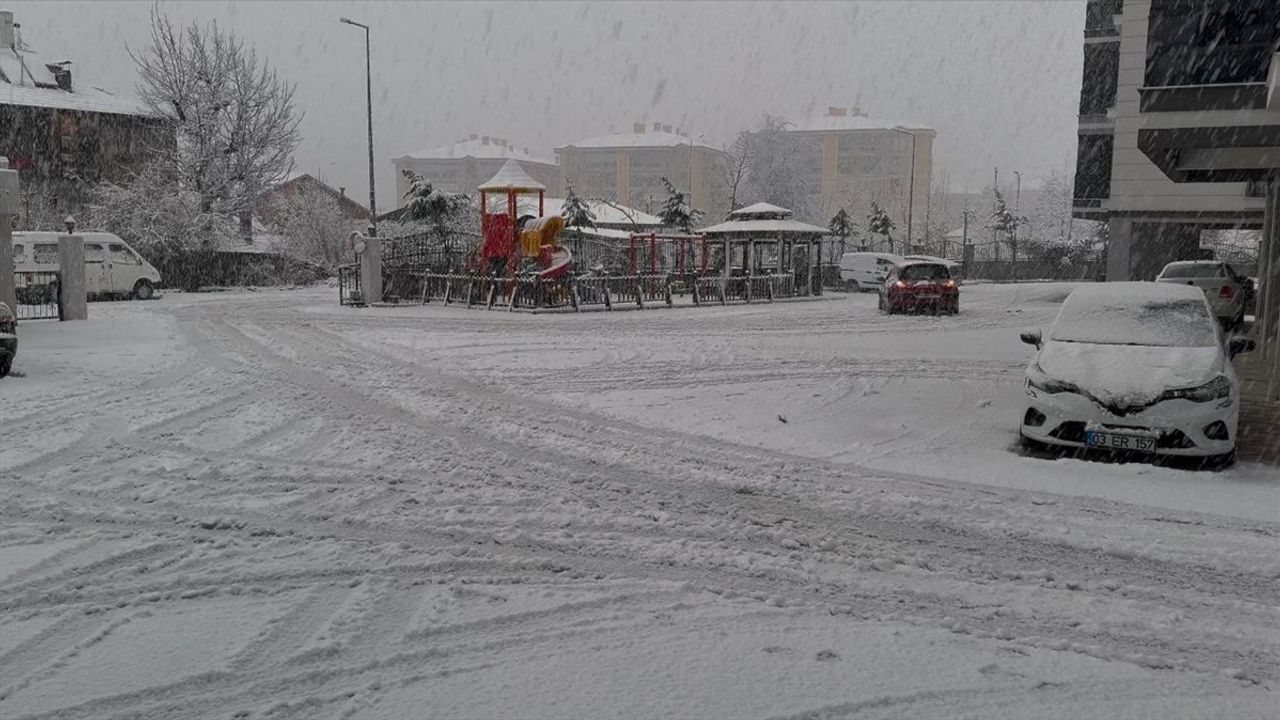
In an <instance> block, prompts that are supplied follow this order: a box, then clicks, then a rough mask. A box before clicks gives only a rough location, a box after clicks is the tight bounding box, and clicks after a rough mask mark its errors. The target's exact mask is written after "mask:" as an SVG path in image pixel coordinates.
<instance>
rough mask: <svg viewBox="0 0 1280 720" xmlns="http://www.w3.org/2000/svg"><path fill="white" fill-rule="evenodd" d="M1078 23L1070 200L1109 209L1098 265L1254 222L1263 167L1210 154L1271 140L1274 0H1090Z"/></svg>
mask: <svg viewBox="0 0 1280 720" xmlns="http://www.w3.org/2000/svg"><path fill="white" fill-rule="evenodd" d="M1084 36H1085V45H1084V80H1083V84H1082V87H1081V93H1080V109H1079V126H1078V127H1079V130H1078V143H1079V149H1078V153H1077V160H1076V179H1075V192H1074V211H1073V214H1074V215H1075V216H1076V217H1080V218H1087V219H1095V220H1103V221H1107V222H1109V224H1110V238H1111V240H1110V245H1109V248H1108V262H1107V278H1108V279H1109V280H1126V279H1150V278H1153V277H1154V276H1155V275H1156V274H1157V273H1158V272H1159V270H1160V268H1162V267H1163V266H1164V264H1165V263H1166V262H1168V261H1171V260H1177V259H1185V258H1192V257H1196V256H1199V255H1200V254H1201V253H1202V252H1203V251H1202V250H1201V249H1200V235H1201V232H1202V231H1204V230H1211V229H1222V228H1249V229H1254V228H1261V227H1262V223H1263V214H1264V204H1265V203H1264V195H1265V188H1264V184H1263V183H1262V182H1261V179H1262V177H1263V173H1262V172H1261V171H1259V170H1257V169H1256V168H1255V169H1254V170H1253V171H1245V170H1244V169H1243V168H1236V171H1234V172H1221V171H1211V170H1210V166H1212V165H1215V164H1220V162H1221V161H1223V160H1224V158H1225V157H1227V156H1232V157H1233V158H1234V159H1232V160H1230V162H1234V163H1235V164H1241V163H1243V164H1249V163H1253V164H1255V165H1256V164H1258V163H1262V164H1265V163H1266V162H1267V161H1268V158H1271V159H1272V160H1273V159H1274V153H1275V152H1276V151H1277V148H1278V147H1280V111H1278V110H1277V107H1276V100H1277V98H1276V93H1275V92H1274V87H1273V86H1269V85H1268V78H1269V77H1270V78H1271V81H1272V82H1274V77H1275V72H1276V71H1275V69H1274V65H1275V62H1274V59H1273V58H1274V54H1275V52H1276V47H1277V43H1280V3H1277V2H1275V0H1090V1H1089V2H1088V5H1087V11H1086V19H1085V30H1084ZM1269 87H1270V89H1269ZM1224 153H1225V155H1224Z"/></svg>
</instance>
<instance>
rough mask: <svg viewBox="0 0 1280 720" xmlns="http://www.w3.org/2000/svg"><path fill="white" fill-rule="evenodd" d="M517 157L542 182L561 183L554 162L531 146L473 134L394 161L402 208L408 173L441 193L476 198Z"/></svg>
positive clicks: (554, 185) (532, 175)
mask: <svg viewBox="0 0 1280 720" xmlns="http://www.w3.org/2000/svg"><path fill="white" fill-rule="evenodd" d="M513 158H514V159H515V160H518V161H520V165H521V166H522V167H524V169H525V172H527V173H529V176H530V177H532V178H533V179H535V180H537V181H538V182H540V183H542V184H544V185H546V186H547V187H556V185H557V184H558V182H559V171H558V169H557V168H556V163H555V161H554V160H552V159H550V158H544V157H539V156H537V155H535V154H533V153H531V152H529V148H527V147H517V146H515V145H513V144H512V143H511V141H509V140H507V139H506V138H499V137H490V136H488V135H483V136H482V135H471V136H470V137H468V138H467V139H466V140H459V141H458V142H455V143H451V144H448V145H441V146H439V147H434V148H430V149H427V150H420V151H418V152H414V153H409V154H408V155H404V156H401V157H398V158H394V159H392V161H391V162H392V163H393V164H394V165H395V166H396V197H397V198H398V199H399V203H400V205H404V203H405V199H404V195H405V192H407V191H408V189H409V181H408V180H407V179H406V178H405V176H404V171H405V170H412V171H413V172H415V173H417V174H418V175H420V176H421V177H424V178H426V179H428V180H430V181H431V184H432V186H434V187H435V188H436V189H438V190H441V191H444V192H451V193H465V194H468V195H473V194H475V192H476V188H477V187H479V186H480V184H481V183H483V182H484V181H486V180H488V179H489V178H491V177H493V176H494V175H496V174H497V173H498V170H500V169H501V168H502V165H503V164H504V163H506V161H507V160H509V159H513Z"/></svg>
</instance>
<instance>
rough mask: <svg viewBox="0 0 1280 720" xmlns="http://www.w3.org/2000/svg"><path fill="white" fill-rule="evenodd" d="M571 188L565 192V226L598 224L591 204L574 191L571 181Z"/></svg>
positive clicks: (591, 226)
mask: <svg viewBox="0 0 1280 720" xmlns="http://www.w3.org/2000/svg"><path fill="white" fill-rule="evenodd" d="M568 185H569V190H568V192H567V193H565V198H564V210H563V211H562V214H563V215H564V226H565V227H590V228H593V227H595V226H596V214H595V213H594V212H592V211H591V206H590V205H588V204H587V203H586V202H584V201H583V199H582V198H580V197H578V194H577V193H576V192H574V191H573V183H569V184H568Z"/></svg>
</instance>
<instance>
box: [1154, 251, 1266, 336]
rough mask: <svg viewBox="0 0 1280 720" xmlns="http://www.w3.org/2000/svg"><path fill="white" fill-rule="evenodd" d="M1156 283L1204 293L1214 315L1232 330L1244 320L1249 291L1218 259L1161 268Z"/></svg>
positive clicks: (1173, 263)
mask: <svg viewBox="0 0 1280 720" xmlns="http://www.w3.org/2000/svg"><path fill="white" fill-rule="evenodd" d="M1156 282H1162V283H1176V284H1181V285H1194V286H1195V287H1198V288H1200V289H1201V290H1202V291H1204V294H1205V297H1207V298H1208V299H1209V306H1210V307H1211V308H1213V314H1214V315H1215V316H1216V317H1217V318H1218V320H1220V321H1221V322H1222V324H1223V326H1224V327H1226V328H1228V329H1231V328H1235V327H1237V326H1239V325H1240V323H1241V322H1243V321H1244V308H1245V302H1246V299H1247V298H1246V296H1247V295H1248V292H1249V289H1248V287H1247V285H1246V282H1245V280H1244V278H1241V277H1240V276H1239V275H1236V271H1235V270H1232V269H1231V266H1230V265H1228V264H1227V263H1224V262H1220V261H1218V260H1182V261H1179V262H1171V263H1169V264H1168V265H1165V266H1164V269H1163V270H1161V271H1160V275H1159V276H1158V277H1157V278H1156Z"/></svg>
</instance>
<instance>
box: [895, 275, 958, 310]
mask: <svg viewBox="0 0 1280 720" xmlns="http://www.w3.org/2000/svg"><path fill="white" fill-rule="evenodd" d="M880 309H881V310H883V311H884V312H887V313H889V314H891V315H892V314H893V313H898V312H904V311H905V312H931V313H933V314H934V315H936V314H938V313H940V312H941V313H946V314H949V315H955V314H956V313H958V312H960V288H959V287H957V286H956V281H955V279H954V278H952V277H951V271H950V270H949V269H947V266H946V265H943V264H942V263H934V262H906V263H903V264H901V265H898V266H896V267H894V268H893V269H892V270H890V271H889V276H888V277H886V278H885V280H884V285H882V286H880Z"/></svg>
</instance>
